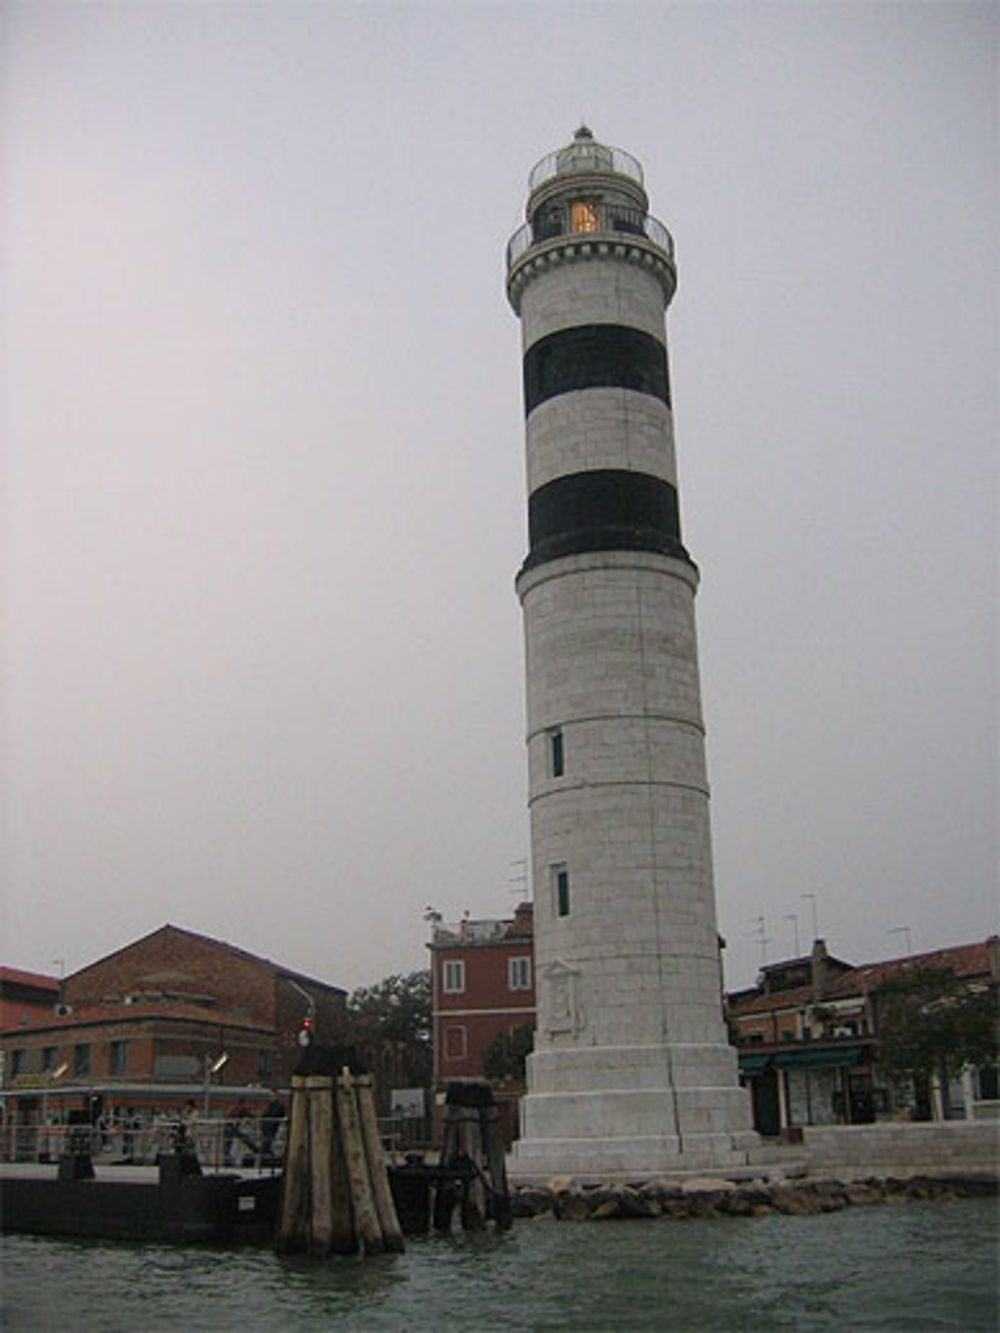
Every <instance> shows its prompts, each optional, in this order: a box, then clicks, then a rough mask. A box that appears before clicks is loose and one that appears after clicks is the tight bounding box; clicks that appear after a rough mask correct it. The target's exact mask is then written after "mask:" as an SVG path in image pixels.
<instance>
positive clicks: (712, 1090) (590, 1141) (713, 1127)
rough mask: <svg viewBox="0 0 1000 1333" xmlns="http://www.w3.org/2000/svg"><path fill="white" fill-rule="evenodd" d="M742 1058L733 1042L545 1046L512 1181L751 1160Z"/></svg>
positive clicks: (681, 1169) (663, 1171)
mask: <svg viewBox="0 0 1000 1333" xmlns="http://www.w3.org/2000/svg"><path fill="white" fill-rule="evenodd" d="M735 1064H736V1058H735V1053H734V1052H733V1050H732V1049H731V1048H730V1047H729V1046H704V1045H674V1046H616V1047H587V1048H583V1049H575V1050H574V1049H567V1050H558V1049H556V1050H548V1051H540V1052H536V1053H535V1054H534V1055H533V1056H532V1057H531V1063H530V1065H529V1082H530V1091H529V1092H528V1095H527V1096H526V1097H525V1098H524V1099H523V1101H522V1102H521V1137H520V1139H519V1140H518V1141H517V1142H516V1143H515V1144H514V1145H513V1149H512V1155H511V1159H510V1166H509V1170H510V1175H511V1178H512V1179H513V1180H515V1181H517V1180H521V1181H528V1180H532V1181H536V1180H544V1179H547V1178H549V1177H551V1176H578V1177H597V1178H602V1179H613V1178H631V1177H643V1178H649V1177H653V1176H657V1175H671V1174H683V1173H685V1172H703V1171H706V1170H715V1171H722V1170H732V1169H736V1168H739V1167H741V1166H747V1165H748V1164H749V1163H750V1161H751V1155H752V1154H753V1153H754V1151H755V1150H756V1149H758V1148H759V1146H760V1138H759V1136H758V1135H757V1134H756V1133H755V1132H754V1130H753V1129H752V1128H751V1111H750V1100H749V1094H748V1093H747V1092H746V1091H745V1090H744V1089H743V1088H741V1087H739V1086H738V1084H737V1079H736V1070H735ZM616 1084H617V1086H615V1085H616Z"/></svg>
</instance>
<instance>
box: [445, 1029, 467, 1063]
mask: <svg viewBox="0 0 1000 1333" xmlns="http://www.w3.org/2000/svg"><path fill="white" fill-rule="evenodd" d="M468 1053H469V1041H468V1033H467V1031H466V1029H465V1028H464V1027H463V1026H462V1025H461V1024H458V1023H456V1024H454V1025H453V1026H451V1027H446V1028H445V1030H444V1058H445V1059H446V1060H464V1059H465V1057H466V1056H467V1055H468Z"/></svg>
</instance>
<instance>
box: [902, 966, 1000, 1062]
mask: <svg viewBox="0 0 1000 1333" xmlns="http://www.w3.org/2000/svg"><path fill="white" fill-rule="evenodd" d="M876 1002H877V1006H878V1062H879V1064H880V1065H881V1066H882V1068H883V1069H885V1070H886V1072H887V1073H889V1074H890V1075H894V1076H899V1075H911V1076H920V1075H924V1076H930V1075H932V1074H941V1075H943V1076H944V1077H945V1078H947V1079H951V1078H956V1077H957V1076H958V1075H959V1074H961V1072H962V1070H963V1069H964V1068H965V1066H966V1065H988V1064H995V1063H996V1062H997V1055H998V1052H997V1032H998V1029H997V1003H996V994H995V992H994V991H993V990H992V989H991V988H990V987H988V986H985V985H979V986H970V985H969V984H968V983H966V982H963V981H960V980H959V979H958V977H956V976H955V974H954V973H953V972H952V971H950V970H949V969H947V968H928V967H924V968H914V969H913V970H912V971H907V972H903V973H901V974H900V975H898V976H895V977H890V978H889V979H888V980H887V981H884V982H883V983H882V985H881V986H880V987H879V989H878V991H877V992H876Z"/></svg>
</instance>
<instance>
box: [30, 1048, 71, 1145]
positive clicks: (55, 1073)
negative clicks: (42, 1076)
mask: <svg viewBox="0 0 1000 1333" xmlns="http://www.w3.org/2000/svg"><path fill="white" fill-rule="evenodd" d="M67 1069H69V1062H68V1061H67V1060H64V1061H63V1062H62V1064H61V1065H57V1066H56V1068H55V1069H49V1070H47V1071H46V1074H47V1077H46V1080H45V1086H44V1087H43V1088H42V1133H43V1134H44V1136H45V1152H46V1155H47V1156H51V1153H50V1144H49V1130H48V1125H49V1089H50V1088H51V1087H52V1084H53V1083H55V1081H56V1080H57V1079H60V1078H62V1076H63V1074H65V1073H66V1071H67ZM38 1155H39V1158H40V1157H41V1152H39V1154H38Z"/></svg>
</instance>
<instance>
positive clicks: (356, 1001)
mask: <svg viewBox="0 0 1000 1333" xmlns="http://www.w3.org/2000/svg"><path fill="white" fill-rule="evenodd" d="M347 1019H348V1040H349V1041H350V1042H351V1043H352V1044H353V1045H355V1046H357V1047H358V1048H359V1050H360V1052H361V1054H362V1056H363V1058H364V1059H365V1061H366V1063H367V1064H368V1067H369V1068H370V1069H372V1071H373V1072H374V1074H375V1083H376V1089H377V1090H378V1095H379V1097H380V1098H381V1101H382V1104H383V1110H387V1109H388V1102H387V1099H388V1096H389V1092H390V1090H391V1089H392V1088H415V1087H428V1086H429V1085H430V1081H431V1064H432V1061H431V974H430V972H429V971H427V970H423V971H419V972H410V973H408V974H405V975H404V974H401V973H395V974H393V975H392V976H388V977H385V978H384V980H382V981H379V982H378V983H376V985H374V986H360V987H359V988H358V989H357V990H356V991H353V992H352V993H351V995H350V996H349V997H348V1000H347Z"/></svg>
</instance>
